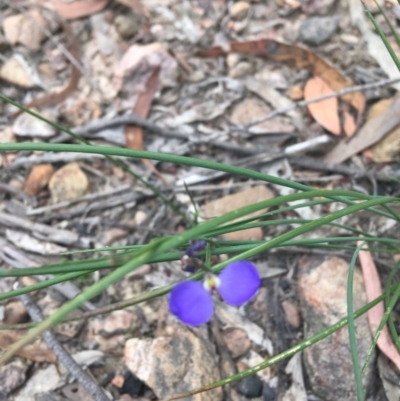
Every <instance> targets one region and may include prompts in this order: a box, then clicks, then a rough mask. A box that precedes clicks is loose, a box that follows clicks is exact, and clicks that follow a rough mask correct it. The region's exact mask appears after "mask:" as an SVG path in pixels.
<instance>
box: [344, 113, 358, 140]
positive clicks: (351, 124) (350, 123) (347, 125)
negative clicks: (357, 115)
mask: <svg viewBox="0 0 400 401" xmlns="http://www.w3.org/2000/svg"><path fill="white" fill-rule="evenodd" d="M356 130H357V125H356V123H355V121H354V118H353V116H352V115H351V114H350V113H349V112H348V111H347V110H346V109H345V110H343V131H344V133H345V134H346V136H347V137H351V136H353V135H354V133H355V132H356Z"/></svg>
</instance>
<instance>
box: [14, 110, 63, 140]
mask: <svg viewBox="0 0 400 401" xmlns="http://www.w3.org/2000/svg"><path fill="white" fill-rule="evenodd" d="M41 114H42V116H43V117H45V118H47V119H49V120H53V119H54V118H55V115H54V114H53V113H50V112H47V111H44V112H42V113H41ZM13 131H14V134H15V135H17V136H30V137H41V138H48V137H51V136H54V135H55V134H56V133H57V130H56V129H55V128H54V127H52V126H51V125H49V124H47V123H46V122H44V121H42V120H39V119H38V118H36V117H34V116H32V115H30V114H28V113H23V114H20V115H19V116H18V117H17V118H16V119H15V121H14V124H13Z"/></svg>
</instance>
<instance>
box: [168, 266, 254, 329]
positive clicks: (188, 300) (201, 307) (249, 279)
mask: <svg viewBox="0 0 400 401" xmlns="http://www.w3.org/2000/svg"><path fill="white" fill-rule="evenodd" d="M260 285H261V279H260V275H259V274H258V271H257V268H256V267H255V266H254V265H253V263H251V262H249V261H248V260H242V261H239V262H233V263H231V264H229V265H228V266H227V267H226V268H225V269H224V270H223V271H222V272H221V273H220V275H219V276H215V275H213V274H206V276H205V280H204V283H201V282H199V281H184V282H182V283H179V284H177V285H176V286H175V287H174V288H173V289H172V291H171V294H170V297H169V310H170V311H171V313H172V314H174V315H175V316H176V317H177V318H178V319H179V320H181V321H182V322H183V323H186V324H188V325H191V326H200V325H201V324H204V323H207V322H208V321H209V320H210V319H211V316H212V315H213V313H214V305H213V300H212V296H211V291H212V290H217V291H218V292H219V294H220V295H221V297H222V299H223V300H224V301H225V302H226V303H227V304H229V305H233V306H238V305H241V304H243V303H245V302H247V301H249V300H250V299H251V298H253V296H254V295H255V294H256V292H257V290H258V289H259V288H260Z"/></svg>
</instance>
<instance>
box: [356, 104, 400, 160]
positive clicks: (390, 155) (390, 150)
mask: <svg viewBox="0 0 400 401" xmlns="http://www.w3.org/2000/svg"><path fill="white" fill-rule="evenodd" d="M392 102H393V99H382V100H380V101H379V102H377V103H375V104H374V105H373V106H372V107H371V109H370V110H369V112H368V115H367V121H369V120H372V119H373V118H376V117H378V116H379V115H380V114H381V113H383V112H384V111H385V110H386V109H387V108H388V107H389V106H390V105H391V104H392ZM363 154H364V156H366V157H369V159H370V160H373V161H374V162H377V163H385V162H391V161H393V160H394V159H395V158H396V156H398V155H399V154H400V127H397V128H395V129H394V130H392V131H390V132H389V134H387V136H385V137H384V138H383V139H381V140H380V141H379V142H378V143H376V144H375V145H374V146H372V147H371V148H370V149H367V150H366V151H364V152H363Z"/></svg>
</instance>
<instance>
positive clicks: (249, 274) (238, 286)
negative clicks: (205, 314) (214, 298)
mask: <svg viewBox="0 0 400 401" xmlns="http://www.w3.org/2000/svg"><path fill="white" fill-rule="evenodd" d="M219 279H220V280H221V284H220V286H219V287H218V292H219V293H220V294H221V296H222V298H223V300H224V301H225V302H226V303H227V304H229V305H233V306H238V305H241V304H243V303H245V302H247V301H249V300H250V299H251V298H253V296H254V295H255V294H256V292H257V290H258V289H259V288H260V285H261V279H260V275H259V274H258V270H257V268H256V267H255V266H254V265H253V263H251V262H249V261H248V260H241V261H238V262H233V263H230V264H229V265H228V266H226V267H225V269H224V270H223V271H222V272H221V274H220V275H219Z"/></svg>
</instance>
